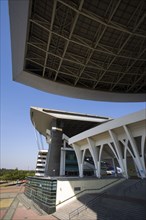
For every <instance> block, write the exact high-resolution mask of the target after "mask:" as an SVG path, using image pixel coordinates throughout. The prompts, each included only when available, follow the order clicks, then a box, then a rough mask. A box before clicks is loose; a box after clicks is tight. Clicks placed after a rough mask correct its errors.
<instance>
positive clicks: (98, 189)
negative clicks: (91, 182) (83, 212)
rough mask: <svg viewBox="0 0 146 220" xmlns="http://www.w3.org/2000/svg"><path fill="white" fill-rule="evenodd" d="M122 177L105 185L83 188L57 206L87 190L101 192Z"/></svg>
mask: <svg viewBox="0 0 146 220" xmlns="http://www.w3.org/2000/svg"><path fill="white" fill-rule="evenodd" d="M121 179H122V178H119V179H116V180H114V181H113V182H110V183H108V184H106V185H105V186H101V187H100V188H94V189H84V190H82V191H80V192H78V193H76V194H75V195H73V196H71V197H69V198H68V199H66V200H64V201H63V202H60V203H59V204H57V205H56V206H58V205H60V204H62V203H65V202H67V201H69V200H70V199H73V198H75V197H79V196H82V195H83V194H84V193H85V192H89V191H90V192H93V191H98V192H99V191H103V190H105V189H107V187H109V186H110V185H111V186H112V185H113V184H114V183H116V182H119V181H120V180H121Z"/></svg>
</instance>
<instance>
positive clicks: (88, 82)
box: [9, 0, 146, 213]
mask: <svg viewBox="0 0 146 220" xmlns="http://www.w3.org/2000/svg"><path fill="white" fill-rule="evenodd" d="M145 9H146V5H145V1H143V0H142V1H138V0H134V1H129V0H118V1H114V0H111V1H108V0H104V1H101V0H92V1H89V0H71V1H67V0H41V1H37V0H31V1H18V0H13V1H9V14H10V30H11V45H12V67H13V80H15V81H16V82H20V83H23V84H25V85H28V86H31V87H33V88H36V89H39V90H42V91H45V92H48V93H53V94H58V95H63V96H69V97H74V98H80V99H88V100H98V101H112V102H113V101H115V102H133V101H135V102H145V101H146V80H145V79H146V78H145V75H146V68H145V66H146V48H145V45H146V30H145V27H146V16H145V15H146V13H145ZM30 113H31V114H30V117H31V121H32V123H33V126H34V127H35V129H36V130H37V131H38V132H39V133H40V134H41V135H43V136H44V137H45V138H46V142H47V143H48V145H49V147H48V149H47V152H46V151H44V152H43V151H39V154H38V159H37V166H36V176H35V177H29V178H28V179H29V181H28V183H27V185H26V188H25V194H26V195H27V196H28V197H29V198H31V199H32V200H34V201H35V202H36V203H37V204H38V205H39V206H40V207H41V208H42V209H43V210H45V211H46V212H47V213H53V212H55V211H56V209H57V208H58V207H59V206H60V205H62V204H63V203H65V202H68V201H70V200H71V199H74V198H80V196H82V195H83V194H86V193H89V192H90V193H91V192H92V193H97V192H102V191H103V190H106V189H108V188H109V187H110V186H112V187H113V186H115V185H116V184H118V183H121V182H122V181H124V180H125V179H128V178H129V177H136V178H140V179H142V180H143V179H144V178H145V177H146V167H145V162H146V114H145V113H146V112H145V110H141V111H139V112H136V113H133V114H130V115H127V116H124V117H122V118H119V119H110V118H108V117H101V116H95V115H85V114H79V113H73V112H63V111H59V110H51V109H43V108H37V107H32V108H31V111H30ZM71 158H72V159H71ZM103 163H106V164H109V163H111V165H112V167H113V168H114V177H112V178H106V177H105V178H103V176H104V173H102V171H103V167H104V164H103ZM87 167H88V169H87ZM116 167H119V168H120V175H119V173H118V172H117V173H116ZM68 174H69V175H68ZM71 175H73V176H71ZM89 176H90V177H89ZM91 176H92V177H91Z"/></svg>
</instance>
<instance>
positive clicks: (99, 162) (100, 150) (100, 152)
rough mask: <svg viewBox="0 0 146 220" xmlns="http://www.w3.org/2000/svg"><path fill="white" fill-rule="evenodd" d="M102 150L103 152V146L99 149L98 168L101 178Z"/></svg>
mask: <svg viewBox="0 0 146 220" xmlns="http://www.w3.org/2000/svg"><path fill="white" fill-rule="evenodd" d="M102 150H103V144H102V145H101V146H100V149H99V160H98V162H97V164H98V167H99V178H100V177H101V155H102Z"/></svg>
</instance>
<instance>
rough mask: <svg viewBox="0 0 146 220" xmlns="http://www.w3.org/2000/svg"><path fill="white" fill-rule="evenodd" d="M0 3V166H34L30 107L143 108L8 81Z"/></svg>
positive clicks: (114, 111) (6, 31)
mask: <svg viewBox="0 0 146 220" xmlns="http://www.w3.org/2000/svg"><path fill="white" fill-rule="evenodd" d="M0 4H1V9H0V10H1V12H0V22H1V26H0V41H1V42H0V72H1V100H0V102H1V103H0V104H1V160H0V163H1V167H3V168H4V167H5V168H16V167H17V168H19V169H28V168H29V169H35V165H36V158H37V152H38V147H37V144H36V140H35V135H34V129H33V126H32V124H31V121H30V113H29V112H30V107H31V106H36V107H43V108H50V109H59V110H65V111H74V112H80V113H87V114H96V115H101V116H109V117H112V118H117V117H120V116H123V115H126V114H129V113H132V112H136V111H138V110H141V109H144V108H145V107H146V103H109V102H95V101H86V100H79V99H72V98H66V97H62V96H57V95H52V94H47V93H44V92H41V91H39V90H36V89H33V88H30V87H28V86H25V85H23V84H19V83H16V82H14V81H12V63H11V45H10V27H9V15H8V2H7V0H1V1H0ZM45 148H47V145H46V146H45Z"/></svg>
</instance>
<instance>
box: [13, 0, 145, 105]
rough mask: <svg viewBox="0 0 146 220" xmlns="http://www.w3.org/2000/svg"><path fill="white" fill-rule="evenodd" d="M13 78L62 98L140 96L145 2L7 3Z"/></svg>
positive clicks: (45, 0) (123, 98)
mask: <svg viewBox="0 0 146 220" xmlns="http://www.w3.org/2000/svg"><path fill="white" fill-rule="evenodd" d="M9 8H10V23H11V38H12V53H13V76H14V80H16V81H18V82H22V83H24V84H27V85H29V86H32V87H35V88H37V89H41V90H43V91H46V92H50V93H55V94H59V95H64V96H70V97H76V98H83V99H92V100H106V101H145V100H146V77H145V76H146V47H145V45H146V29H145V27H146V13H145V11H146V4H145V1H144V0H142V1H139V0H133V1H129V0H117V1H114V0H111V1H109V0H92V1H90V0H70V1H68V0H49V1H48V0H41V1H35V0H32V1H17V0H16V1H15V0H13V1H9Z"/></svg>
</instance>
